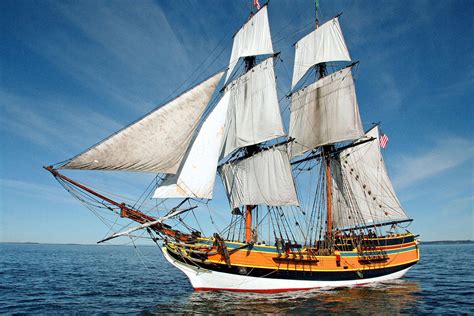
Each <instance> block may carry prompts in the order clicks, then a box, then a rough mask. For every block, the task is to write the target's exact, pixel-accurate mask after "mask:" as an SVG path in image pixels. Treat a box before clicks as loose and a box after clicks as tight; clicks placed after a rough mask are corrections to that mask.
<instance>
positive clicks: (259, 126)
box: [224, 57, 285, 156]
mask: <svg viewBox="0 0 474 316" xmlns="http://www.w3.org/2000/svg"><path fill="white" fill-rule="evenodd" d="M226 91H227V92H228V93H229V94H230V104H229V114H228V116H227V123H226V138H225V145H224V156H225V155H227V154H229V153H231V152H232V151H233V150H234V149H236V148H241V147H245V146H249V145H253V144H258V143H261V142H263V141H267V140H270V139H274V138H277V137H280V136H284V135H285V132H284V130H283V123H282V121H281V115H280V108H279V106H278V96H277V91H276V82H275V73H274V70H273V58H272V57H270V58H267V59H266V60H264V61H263V62H262V63H260V64H258V65H257V66H255V67H254V68H252V69H251V70H250V71H249V72H247V73H246V74H244V75H243V76H241V77H240V78H238V79H237V80H235V81H233V82H232V83H231V84H230V85H229V86H228V87H227V88H226Z"/></svg>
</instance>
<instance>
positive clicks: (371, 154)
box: [334, 127, 408, 227]
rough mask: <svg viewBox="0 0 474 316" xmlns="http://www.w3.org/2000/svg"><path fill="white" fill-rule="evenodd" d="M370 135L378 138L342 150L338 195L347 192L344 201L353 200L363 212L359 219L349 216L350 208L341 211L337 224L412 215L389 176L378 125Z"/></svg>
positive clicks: (337, 184)
mask: <svg viewBox="0 0 474 316" xmlns="http://www.w3.org/2000/svg"><path fill="white" fill-rule="evenodd" d="M366 136H367V137H368V138H371V137H374V138H375V140H373V141H371V142H367V143H365V144H362V145H359V146H355V147H352V148H349V149H346V150H344V151H342V152H341V153H340V169H341V173H342V177H341V178H342V184H341V183H336V189H335V190H337V191H339V192H340V193H338V192H336V195H339V194H341V195H344V196H345V198H346V202H344V201H340V202H341V203H343V202H344V203H352V204H353V207H356V208H357V209H358V210H359V211H360V212H356V213H359V214H360V215H359V218H354V215H352V218H351V219H349V218H348V216H351V214H350V213H349V212H348V208H347V207H346V208H345V210H340V211H339V215H336V216H335V218H334V220H335V225H339V226H337V227H342V226H345V225H347V223H349V222H352V223H355V224H360V225H362V224H370V223H375V222H385V221H390V220H404V219H407V218H408V217H407V215H406V214H405V212H404V210H403V209H402V207H401V205H400V202H399V201H398V198H397V196H396V194H395V190H394V188H393V185H392V183H391V181H390V178H389V177H388V173H387V170H386V168H385V163H384V160H383V157H382V154H381V152H380V145H379V131H378V128H377V127H375V128H373V129H371V130H370V131H369V132H367V133H366ZM338 221H339V222H338Z"/></svg>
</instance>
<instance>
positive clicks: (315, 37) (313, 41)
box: [291, 17, 351, 88]
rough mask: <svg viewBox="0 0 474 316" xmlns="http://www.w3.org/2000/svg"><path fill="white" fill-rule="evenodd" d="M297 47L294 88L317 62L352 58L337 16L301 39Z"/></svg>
mask: <svg viewBox="0 0 474 316" xmlns="http://www.w3.org/2000/svg"><path fill="white" fill-rule="evenodd" d="M295 49H296V52H295V66H294V71H293V80H292V85H291V86H292V88H293V87H294V86H295V85H296V84H297V83H298V81H299V80H300V79H301V78H302V77H303V76H304V74H305V73H306V72H307V71H308V69H310V68H311V67H313V66H314V65H316V64H319V63H324V62H330V61H350V60H351V57H350V56H349V51H348V50H347V46H346V42H345V41H344V36H343V35H342V31H341V26H340V25H339V19H338V18H337V17H336V18H333V19H332V20H330V21H328V22H326V23H324V24H323V25H321V26H320V27H318V28H317V29H316V30H314V31H313V32H311V33H309V34H308V35H306V36H305V37H303V38H302V39H300V40H299V41H298V42H297V43H296V44H295Z"/></svg>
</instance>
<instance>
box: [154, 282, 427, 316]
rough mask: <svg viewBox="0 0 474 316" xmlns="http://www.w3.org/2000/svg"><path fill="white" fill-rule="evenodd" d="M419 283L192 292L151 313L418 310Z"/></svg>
mask: <svg viewBox="0 0 474 316" xmlns="http://www.w3.org/2000/svg"><path fill="white" fill-rule="evenodd" d="M420 291H421V290H420V286H419V284H418V282H416V281H413V280H395V281H392V282H390V283H379V284H374V285H365V286H357V287H350V288H334V289H318V290H310V291H296V292H285V293H274V294H260V293H237V292H225V291H222V292H207V291H205V292H193V293H191V294H190V295H189V296H188V297H187V298H185V299H183V300H182V301H181V302H173V303H170V304H160V305H157V306H155V308H153V309H152V310H148V311H147V312H151V313H168V312H175V313H219V314H220V313H290V312H291V313H317V312H321V313H328V312H329V313H332V312H334V313H340V312H347V313H363V314H381V313H383V314H386V313H391V314H398V313H413V312H415V313H416V305H417V301H418V300H419V293H420ZM414 308H415V309H414Z"/></svg>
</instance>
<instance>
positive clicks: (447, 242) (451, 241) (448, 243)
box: [420, 240, 474, 245]
mask: <svg viewBox="0 0 474 316" xmlns="http://www.w3.org/2000/svg"><path fill="white" fill-rule="evenodd" d="M420 244H422V245H453V244H454V245H458V244H459V245H460V244H474V240H438V241H420Z"/></svg>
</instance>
